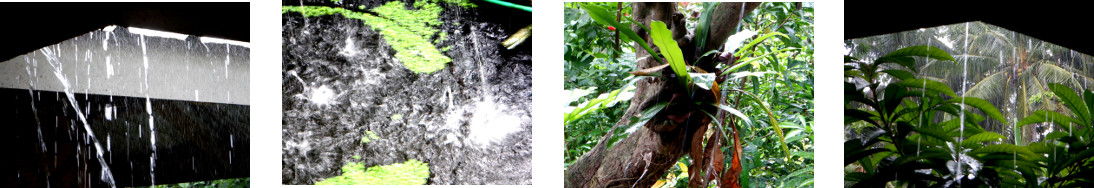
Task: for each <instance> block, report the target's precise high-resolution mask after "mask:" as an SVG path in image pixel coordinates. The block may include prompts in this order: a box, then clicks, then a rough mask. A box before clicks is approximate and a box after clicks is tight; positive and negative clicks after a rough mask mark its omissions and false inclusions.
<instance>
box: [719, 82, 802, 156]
mask: <svg viewBox="0 0 1094 188" xmlns="http://www.w3.org/2000/svg"><path fill="white" fill-rule="evenodd" d="M731 90H733V91H738V92H741V93H744V94H745V95H748V97H751V98H752V100H755V101H756V103H755V104H756V105H757V106H760V108H763V109H764V111H765V112H767V118H768V120H769V121H770V122H769V124H770V125H771V126H772V127H774V128H775V133H776V134H778V135H779V146H782V148H783V152H785V153H786V159H787V160H790V148H788V147H786V138H785V137H784V136H783V129H782V128H780V127H779V123H778V121H777V120H775V114H774V113H771V109H770V108H768V107H767V105H764V103H763V102H762V101H761V100H760V97H757V96H756V95H754V94H752V93H749V92H748V91H745V90H739V89H731Z"/></svg>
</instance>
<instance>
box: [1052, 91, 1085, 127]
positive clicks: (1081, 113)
mask: <svg viewBox="0 0 1094 188" xmlns="http://www.w3.org/2000/svg"><path fill="white" fill-rule="evenodd" d="M1048 87H1049V88H1050V89H1052V93H1055V94H1056V97H1059V98H1060V100H1061V101H1063V102H1064V104H1065V105H1067V108H1069V109H1071V112H1072V113H1074V114H1076V115H1077V116H1078V117H1075V118H1078V119H1079V120H1081V121H1080V122H1086V121H1087V120H1088V119H1090V111H1089V110H1088V109H1086V102H1085V101H1083V99H1082V98H1080V97H1079V95H1077V94H1075V90H1072V89H1071V88H1069V87H1067V86H1065V85H1062V84H1057V83H1050V84H1048ZM1080 122H1076V123H1080ZM1080 124H1086V123H1080Z"/></svg>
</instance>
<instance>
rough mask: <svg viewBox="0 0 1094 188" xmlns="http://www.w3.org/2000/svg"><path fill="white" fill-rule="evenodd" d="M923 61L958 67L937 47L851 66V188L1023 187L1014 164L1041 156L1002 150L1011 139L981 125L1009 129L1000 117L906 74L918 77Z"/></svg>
mask: <svg viewBox="0 0 1094 188" xmlns="http://www.w3.org/2000/svg"><path fill="white" fill-rule="evenodd" d="M916 57H919V58H921V60H922V59H932V60H937V61H941V62H942V63H952V62H953V61H954V58H953V57H951V56H950V55H949V54H948V53H946V52H945V51H943V50H942V49H939V48H935V47H931V46H912V47H906V48H902V49H898V50H896V51H893V52H890V53H889V54H886V55H884V56H881V57H878V58H876V59H874V60H873V61H860V60H858V59H855V58H852V57H850V56H848V57H846V58H845V59H846V61H847V63H846V64H845V72H844V74H845V77H846V79H845V80H846V82H845V83H844V97H845V100H844V101H845V106H846V109H845V110H844V115H845V117H844V118H845V121H844V122H845V124H846V125H847V127H846V129H847V131H848V132H849V133H848V134H849V136H848V140H847V141H845V142H844V165H846V166H847V167H848V169H846V170H848V172H845V173H847V177H846V178H845V181H848V182H849V183H850V184H851V187H883V186H888V185H914V186H926V187H932V186H947V187H948V186H951V185H960V186H977V185H981V186H999V185H1000V183H999V182H1001V181H1002V180H1005V179H1009V180H1018V181H1021V179H1022V176H1021V175H1017V174H1015V173H1010V172H1014V169H1015V167H1014V163H1013V162H1014V161H1015V160H1014V159H1015V158H1018V157H1019V156H1018V155H1019V154H1021V157H1022V158H1028V157H1035V156H1034V155H1033V154H1032V153H1030V152H1029V151H1028V150H1025V148H1023V147H1021V146H1016V145H1013V144H998V143H999V142H1001V141H1002V140H1003V139H1005V137H1003V136H1002V135H999V134H998V133H994V132H988V131H985V130H983V129H982V128H981V127H980V126H979V124H978V123H980V122H982V121H984V120H986V119H987V118H985V117H984V116H987V117H990V118H991V119H994V120H996V121H1000V122H1005V119H1004V118H1003V116H1002V114H1001V113H1000V112H999V110H998V109H997V108H995V106H994V105H992V104H991V103H989V102H987V101H985V100H983V99H979V98H976V97H968V96H958V95H957V94H956V93H955V92H954V91H953V90H952V89H950V87H949V86H947V85H946V84H944V83H941V82H938V81H934V80H930V79H922V78H917V77H915V76H914V74H913V73H912V72H908V71H906V70H913V71H914V70H915V69H914V65H915V62H916V61H917V59H916ZM973 108H975V109H977V110H978V111H979V113H977V111H976V110H972V109H973ZM981 114H982V115H981ZM985 142H987V144H984V143H985ZM1013 176H1017V177H1013ZM1005 183H1007V182H1005Z"/></svg>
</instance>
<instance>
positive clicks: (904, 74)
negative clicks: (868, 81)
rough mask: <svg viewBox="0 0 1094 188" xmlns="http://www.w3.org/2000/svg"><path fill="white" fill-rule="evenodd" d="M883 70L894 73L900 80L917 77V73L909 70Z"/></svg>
mask: <svg viewBox="0 0 1094 188" xmlns="http://www.w3.org/2000/svg"><path fill="white" fill-rule="evenodd" d="M881 72H884V73H887V74H889V75H892V76H893V77H896V78H897V79H900V80H909V79H915V75H914V74H912V73H910V72H908V71H902V70H895V69H890V70H883V71H881Z"/></svg>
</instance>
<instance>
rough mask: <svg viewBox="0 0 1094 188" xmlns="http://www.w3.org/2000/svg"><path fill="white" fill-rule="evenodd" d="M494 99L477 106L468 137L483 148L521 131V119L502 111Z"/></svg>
mask: <svg viewBox="0 0 1094 188" xmlns="http://www.w3.org/2000/svg"><path fill="white" fill-rule="evenodd" d="M502 109H503V108H502V107H500V106H497V105H496V103H495V102H494V101H493V99H488V100H485V101H481V102H479V103H477V104H475V115H474V116H473V117H471V122H469V123H468V124H470V127H469V128H470V130H471V133H470V135H469V136H468V137H470V138H471V140H472V141H474V142H476V143H478V144H479V145H481V146H485V145H488V144H491V143H499V142H501V141H503V140H504V139H505V137H506V136H508V135H509V134H513V133H515V132H517V131H520V130H521V129H522V128H521V126H520V125H521V121H520V118H518V117H517V116H514V115H512V114H509V113H505V112H503V111H502Z"/></svg>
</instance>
